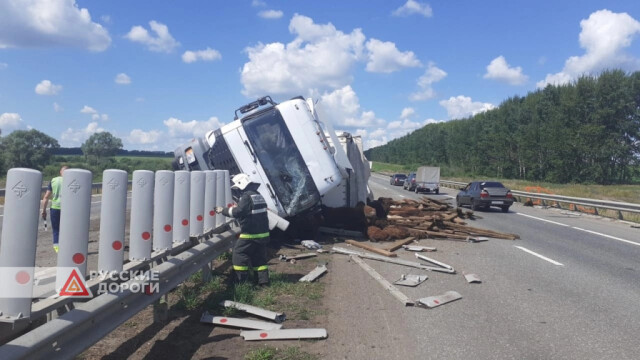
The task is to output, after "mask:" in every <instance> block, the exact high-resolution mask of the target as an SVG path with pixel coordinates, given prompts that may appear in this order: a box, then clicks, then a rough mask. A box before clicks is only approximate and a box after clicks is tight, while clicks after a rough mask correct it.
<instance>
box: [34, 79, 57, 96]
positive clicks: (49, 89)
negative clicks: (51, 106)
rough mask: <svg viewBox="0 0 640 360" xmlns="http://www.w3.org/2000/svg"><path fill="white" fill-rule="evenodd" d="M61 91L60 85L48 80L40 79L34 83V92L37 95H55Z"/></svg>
mask: <svg viewBox="0 0 640 360" xmlns="http://www.w3.org/2000/svg"><path fill="white" fill-rule="evenodd" d="M60 91H62V85H56V84H54V83H52V82H51V81H49V80H42V81H40V83H39V84H38V85H36V94H38V95H56V94H58V93H59V92H60Z"/></svg>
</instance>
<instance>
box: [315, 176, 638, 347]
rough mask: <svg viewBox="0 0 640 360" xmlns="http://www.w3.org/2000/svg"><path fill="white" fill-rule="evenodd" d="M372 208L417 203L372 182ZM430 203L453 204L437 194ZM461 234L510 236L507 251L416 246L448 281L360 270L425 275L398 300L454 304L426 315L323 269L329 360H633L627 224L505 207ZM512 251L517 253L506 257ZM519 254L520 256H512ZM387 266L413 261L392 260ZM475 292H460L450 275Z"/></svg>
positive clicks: (344, 268)
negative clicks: (470, 279) (469, 276)
mask: <svg viewBox="0 0 640 360" xmlns="http://www.w3.org/2000/svg"><path fill="white" fill-rule="evenodd" d="M370 187H371V188H372V190H373V191H374V194H375V195H376V197H378V196H390V197H393V198H395V199H401V198H418V196H417V195H416V194H414V193H410V192H408V191H405V190H402V187H394V186H391V185H389V180H388V178H386V177H382V176H379V175H374V176H373V177H372V178H371V180H370ZM441 190H442V192H441V194H440V195H433V197H435V198H438V199H449V200H450V201H453V198H454V197H455V194H456V193H457V191H456V190H452V189H446V188H442V189H441ZM478 214H479V215H480V216H482V219H479V220H475V221H472V222H470V225H471V226H476V227H483V228H489V229H493V230H497V231H503V232H509V233H517V234H519V235H520V237H521V239H520V240H516V241H511V240H497V239H495V240H494V239H492V240H490V241H488V242H482V243H463V242H451V241H444V240H421V241H420V243H421V245H426V246H435V247H437V248H438V251H437V252H434V253H429V254H428V256H430V257H432V258H435V259H437V260H440V261H443V262H445V263H447V264H450V265H452V266H453V267H454V268H455V269H456V270H457V272H458V274H456V275H449V274H443V273H436V272H423V271H420V270H417V269H409V268H405V267H403V266H399V265H394V264H387V263H382V262H377V261H372V260H365V261H366V262H367V263H368V264H369V265H370V266H371V267H373V268H374V269H375V270H376V271H378V272H379V273H380V274H381V275H382V276H383V277H385V278H386V279H387V280H389V281H391V282H393V281H394V280H397V279H398V278H400V275H401V274H407V273H412V274H426V275H428V276H429V280H427V281H426V282H424V283H423V284H421V285H420V286H418V287H416V288H407V287H399V288H400V290H401V291H402V292H403V293H404V294H406V295H407V296H409V297H410V298H413V299H417V298H422V297H426V296H433V295H438V294H442V293H444V292H446V291H448V290H455V291H457V292H459V293H460V294H461V295H462V299H460V300H458V301H455V302H451V303H448V304H444V305H442V306H440V307H437V308H434V309H423V308H414V307H406V308H405V307H404V306H403V305H402V304H401V303H400V302H399V301H398V300H397V299H396V298H394V297H393V296H392V295H391V294H389V293H388V292H387V291H386V290H384V289H383V288H382V286H381V285H380V284H378V282H376V281H375V280H374V279H373V278H371V277H370V275H368V274H367V273H366V272H365V271H364V270H362V269H361V268H360V267H359V266H358V265H357V264H355V263H350V262H348V258H347V257H346V256H342V255H334V260H333V261H332V262H331V264H330V271H331V272H330V276H331V278H330V279H329V281H328V284H329V285H328V296H329V301H330V303H331V304H330V306H329V307H330V308H331V309H332V311H331V313H330V314H329V324H328V331H329V339H327V349H329V350H328V351H329V355H328V356H327V358H331V359H637V358H638V342H637V336H638V334H639V333H640V312H639V311H638V310H637V309H638V303H639V301H640V281H638V278H639V275H640V230H638V229H634V228H631V227H630V226H629V224H626V223H621V222H617V221H612V220H607V219H602V218H597V217H593V216H587V215H579V214H573V213H569V212H562V211H558V210H550V209H537V208H530V207H523V206H521V205H519V204H515V205H514V206H513V207H512V208H511V210H510V212H509V213H502V212H501V211H500V209H497V208H496V209H492V210H489V211H480V212H478ZM518 247H521V248H522V249H521V248H518ZM523 249H525V250H526V251H525V250H523ZM398 254H399V257H400V258H403V259H408V260H414V261H415V260H416V259H415V258H414V257H413V254H409V253H406V252H403V251H402V250H399V251H398ZM463 272H466V273H475V274H477V275H478V276H479V277H480V278H481V279H482V283H481V284H468V283H467V282H466V281H465V279H464V277H463V275H462V273H463Z"/></svg>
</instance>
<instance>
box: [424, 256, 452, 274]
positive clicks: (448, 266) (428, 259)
mask: <svg viewBox="0 0 640 360" xmlns="http://www.w3.org/2000/svg"><path fill="white" fill-rule="evenodd" d="M415 255H416V257H417V258H418V259H420V260H424V261H427V262H430V263H432V264H436V265H438V266H440V267H443V268H445V269H449V270H451V271H455V270H454V269H453V267H452V266H451V265H447V264H445V263H443V262H440V261H438V260H435V259H432V258H430V257H426V256H424V255H420V254H415Z"/></svg>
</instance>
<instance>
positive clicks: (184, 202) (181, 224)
mask: <svg viewBox="0 0 640 360" xmlns="http://www.w3.org/2000/svg"><path fill="white" fill-rule="evenodd" d="M175 174H176V179H175V189H174V192H173V242H174V243H177V244H179V243H183V242H185V241H189V199H190V197H191V173H190V172H188V171H185V170H179V171H176V172H175Z"/></svg>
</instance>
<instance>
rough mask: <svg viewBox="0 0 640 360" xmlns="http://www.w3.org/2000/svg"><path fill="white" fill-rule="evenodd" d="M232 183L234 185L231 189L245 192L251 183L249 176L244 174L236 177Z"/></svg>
mask: <svg viewBox="0 0 640 360" xmlns="http://www.w3.org/2000/svg"><path fill="white" fill-rule="evenodd" d="M231 181H233V185H232V186H231V188H232V189H239V190H244V189H245V188H246V187H247V185H249V184H250V183H251V179H250V178H249V175H247V174H242V173H240V174H237V175H235V176H234V177H233V179H232V180H231Z"/></svg>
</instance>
